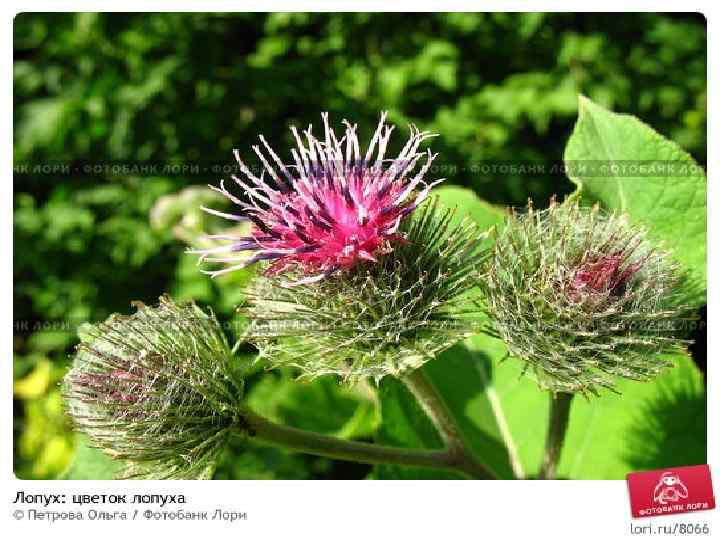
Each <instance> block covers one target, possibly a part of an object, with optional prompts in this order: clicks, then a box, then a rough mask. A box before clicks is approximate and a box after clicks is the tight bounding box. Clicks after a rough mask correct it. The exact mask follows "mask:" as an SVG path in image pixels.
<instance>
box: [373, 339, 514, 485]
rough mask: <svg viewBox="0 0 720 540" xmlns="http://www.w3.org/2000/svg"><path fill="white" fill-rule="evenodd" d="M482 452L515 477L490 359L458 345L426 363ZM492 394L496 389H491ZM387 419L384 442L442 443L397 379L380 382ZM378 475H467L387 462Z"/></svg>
mask: <svg viewBox="0 0 720 540" xmlns="http://www.w3.org/2000/svg"><path fill="white" fill-rule="evenodd" d="M422 369H424V370H425V372H426V374H427V375H428V377H429V378H430V379H431V380H432V382H433V384H434V385H435V387H436V389H437V390H438V392H439V393H440V394H441V395H442V396H443V398H444V400H445V403H446V404H447V405H448V407H449V408H450V410H451V411H452V412H453V413H454V415H455V417H456V418H457V420H458V423H459V425H460V429H461V431H462V432H463V434H464V435H465V438H466V440H467V441H468V442H469V444H470V446H471V448H472V450H473V451H474V453H475V455H476V457H477V458H478V459H479V460H480V462H482V463H483V464H484V465H485V466H486V467H487V468H488V469H490V470H491V471H494V472H495V474H496V475H497V476H498V477H499V478H513V470H512V466H511V465H510V461H509V457H508V453H507V450H506V448H505V445H504V442H503V436H502V433H501V429H500V427H499V426H498V422H497V418H496V411H495V409H494V405H495V404H494V403H493V402H492V400H491V398H489V397H488V396H489V394H488V392H487V390H488V389H489V383H490V381H491V376H490V361H489V358H488V357H486V356H485V355H483V354H473V353H471V351H470V350H469V349H468V348H466V347H465V346H464V345H462V344H460V345H456V346H455V347H452V348H451V349H449V350H448V351H446V352H444V353H443V354H441V355H439V356H438V358H436V359H434V360H432V361H431V362H428V363H427V364H426V365H425V367H423V368H422ZM490 395H491V396H492V394H490ZM380 400H381V404H382V418H383V423H382V427H381V430H380V433H379V435H378V440H379V442H381V443H383V444H392V445H397V446H406V447H414V448H441V447H442V444H441V441H440V438H439V435H438V434H437V432H436V431H435V428H434V427H433V426H432V424H431V423H430V421H429V420H428V419H427V417H426V416H425V414H424V413H423V411H422V410H421V409H420V406H419V405H418V403H417V401H416V400H415V398H414V397H413V395H412V394H410V392H408V390H407V389H406V388H405V387H404V386H403V384H402V383H400V382H399V381H397V380H396V379H391V378H385V379H383V380H382V382H381V383H380ZM374 476H375V477H376V478H461V476H460V475H457V474H453V473H446V472H443V471H424V470H419V469H415V468H408V467H402V468H401V467H395V466H381V467H377V468H376V471H375V475H374Z"/></svg>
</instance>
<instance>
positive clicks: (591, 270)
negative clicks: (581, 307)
mask: <svg viewBox="0 0 720 540" xmlns="http://www.w3.org/2000/svg"><path fill="white" fill-rule="evenodd" d="M630 254H632V251H630V252H623V251H616V252H615V253H613V254H612V255H601V256H595V257H589V258H587V259H586V260H585V261H584V262H583V263H582V264H581V265H580V266H579V268H578V269H577V270H575V275H574V276H573V278H572V282H571V284H570V297H571V299H572V300H573V301H575V302H581V301H583V300H586V299H592V298H599V297H604V296H620V295H621V294H622V293H623V291H624V289H625V285H626V284H627V282H628V280H630V279H631V278H632V276H633V275H634V274H635V273H637V271H638V270H639V269H640V267H641V266H642V263H641V262H634V263H628V262H627V261H626V260H625V259H626V258H627V257H628V256H629V255H630Z"/></svg>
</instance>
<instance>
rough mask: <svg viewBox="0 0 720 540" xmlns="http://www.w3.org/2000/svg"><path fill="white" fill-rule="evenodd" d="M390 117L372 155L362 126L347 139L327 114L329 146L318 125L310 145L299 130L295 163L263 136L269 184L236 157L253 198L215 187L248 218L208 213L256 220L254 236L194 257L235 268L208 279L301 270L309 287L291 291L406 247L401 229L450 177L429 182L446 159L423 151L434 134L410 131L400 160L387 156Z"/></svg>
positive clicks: (242, 183)
mask: <svg viewBox="0 0 720 540" xmlns="http://www.w3.org/2000/svg"><path fill="white" fill-rule="evenodd" d="M386 116H387V113H383V114H382V115H381V117H380V123H379V125H378V127H377V129H376V130H375V134H374V135H373V137H372V139H371V140H370V144H369V146H368V148H367V150H366V151H365V153H364V154H361V151H360V144H359V142H358V137H357V133H356V129H357V125H351V124H349V123H348V122H347V121H344V124H345V134H344V135H343V137H342V138H341V139H339V140H338V138H337V136H336V135H335V132H334V131H333V129H332V128H331V127H330V125H329V122H328V114H327V113H323V115H322V118H323V122H324V124H325V140H324V141H320V140H319V139H317V138H316V137H315V136H314V135H313V134H312V126H310V127H309V128H308V129H307V130H306V131H304V132H303V133H304V135H305V139H303V138H302V137H301V136H300V134H299V133H298V131H297V130H296V129H295V128H294V127H293V128H291V130H292V133H293V135H294V136H295V140H296V143H297V147H296V148H294V149H292V151H291V153H292V156H293V159H294V164H292V165H286V164H284V163H283V162H282V161H281V159H280V157H279V156H278V155H277V154H276V153H275V152H274V151H273V149H272V148H271V147H270V145H269V144H268V143H267V142H266V140H265V138H264V137H262V136H260V141H261V142H262V145H263V148H264V152H263V149H261V147H260V146H259V145H257V146H253V150H254V151H255V153H256V154H257V156H258V158H259V159H260V161H261V163H262V165H263V171H262V173H261V174H260V176H256V175H255V174H254V173H253V172H252V171H251V170H250V169H249V168H248V166H247V165H245V163H244V162H243V161H242V159H241V158H240V154H239V152H238V151H237V150H235V151H234V153H235V159H236V160H237V162H238V164H239V165H240V171H241V172H242V174H243V175H244V177H245V178H244V179H243V178H238V177H237V176H232V179H233V180H234V181H235V183H236V184H237V185H238V186H239V187H240V189H241V190H242V192H243V194H244V195H245V199H242V198H240V197H238V196H236V195H234V194H232V193H230V191H228V189H227V188H226V187H225V184H224V181H221V182H220V187H215V186H210V187H211V188H212V189H214V190H216V191H219V192H220V193H222V194H223V195H224V196H225V197H227V198H228V199H229V200H230V201H232V202H233V203H235V204H236V205H237V206H239V207H240V210H241V213H240V214H239V215H236V214H228V213H224V212H218V211H217V210H213V209H210V208H203V210H205V211H206V212H208V213H210V214H213V215H216V216H220V217H223V218H226V219H229V220H231V221H251V222H252V223H253V227H252V229H251V231H250V232H249V234H247V235H246V236H232V235H214V236H210V237H209V238H211V239H214V240H227V241H228V243H227V244H225V245H222V246H219V247H213V248H210V249H199V250H191V252H192V253H198V254H200V261H205V262H211V263H225V264H227V266H225V267H224V268H221V269H216V270H210V271H205V273H207V274H209V275H211V276H213V277H214V276H218V275H221V274H225V273H227V272H232V271H233V270H237V269H240V268H244V267H246V266H248V265H251V264H254V263H256V262H258V261H263V260H267V261H270V265H269V267H268V269H267V272H268V274H271V275H272V274H278V273H281V272H285V271H289V270H298V271H299V272H300V273H301V276H302V277H301V279H299V280H297V281H295V282H294V283H291V285H298V284H302V283H311V282H314V281H318V280H321V279H323V278H325V277H327V276H329V275H330V274H332V273H333V272H336V271H339V270H344V269H349V268H351V267H353V266H354V265H355V264H356V263H358V262H359V261H362V260H366V261H375V260H376V257H377V256H378V255H380V254H383V253H387V252H389V251H391V250H392V245H393V243H395V242H400V241H402V240H403V239H402V236H401V235H400V234H399V232H398V230H399V227H400V223H401V222H402V221H403V219H405V218H406V217H407V216H409V215H410V214H411V213H412V212H413V210H415V208H416V207H417V206H418V205H419V204H420V203H421V202H422V201H423V200H424V199H425V198H426V197H427V196H428V194H429V192H430V189H431V188H432V187H433V186H434V185H435V184H437V183H439V182H441V181H442V180H443V179H440V180H436V181H434V182H432V183H429V184H428V183H426V182H425V181H424V180H423V177H424V176H425V174H426V173H427V171H428V169H429V168H430V165H431V163H432V161H433V159H434V158H435V157H436V155H437V154H433V153H432V152H431V151H430V150H427V151H425V152H419V151H418V149H419V147H420V144H421V143H422V141H424V140H425V139H427V138H428V137H431V136H432V134H431V133H429V132H424V131H419V130H418V129H417V128H416V127H415V126H412V125H411V126H410V139H409V140H408V141H407V143H406V144H405V146H404V147H403V149H402V150H401V151H400V154H399V155H398V156H397V157H396V158H395V159H388V158H386V157H385V152H386V149H387V144H388V141H389V139H390V134H391V133H392V131H393V129H394V126H388V125H386V124H385V119H386ZM267 156H269V157H267ZM423 158H424V160H423ZM271 161H272V163H273V164H272V165H271ZM420 162H422V165H421V166H419V163H420ZM267 177H269V178H267ZM247 252H251V253H252V255H248V253H247Z"/></svg>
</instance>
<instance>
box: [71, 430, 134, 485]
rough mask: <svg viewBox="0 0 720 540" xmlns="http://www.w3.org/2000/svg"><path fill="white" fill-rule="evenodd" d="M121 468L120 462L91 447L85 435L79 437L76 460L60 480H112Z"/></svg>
mask: <svg viewBox="0 0 720 540" xmlns="http://www.w3.org/2000/svg"><path fill="white" fill-rule="evenodd" d="M121 468H122V464H121V463H120V462H118V461H115V460H113V459H112V458H110V457H109V456H108V455H106V454H104V453H103V452H101V451H100V450H98V449H97V448H93V447H91V446H90V445H89V444H88V440H87V437H85V436H84V435H78V441H77V451H76V452H75V458H74V459H73V461H72V463H71V464H70V466H69V467H68V468H67V470H66V471H65V472H64V473H63V474H62V475H61V476H60V478H61V479H62V480H112V479H113V478H115V475H116V474H117V473H118V472H119V471H120V469H121Z"/></svg>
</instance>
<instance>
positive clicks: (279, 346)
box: [246, 201, 487, 382]
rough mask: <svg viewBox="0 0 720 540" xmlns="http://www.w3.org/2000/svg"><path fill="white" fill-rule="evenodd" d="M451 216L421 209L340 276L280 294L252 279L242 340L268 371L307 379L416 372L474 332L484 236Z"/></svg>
mask: <svg viewBox="0 0 720 540" xmlns="http://www.w3.org/2000/svg"><path fill="white" fill-rule="evenodd" d="M453 215H454V212H453V211H452V210H447V209H443V208H442V207H440V206H439V205H438V204H436V202H434V201H433V203H430V204H427V205H424V206H423V208H422V209H420V210H419V211H418V212H417V214H416V215H414V216H413V217H412V218H411V219H410V220H408V221H407V222H405V223H404V224H403V225H402V227H401V228H400V232H401V233H402V234H403V235H404V238H405V240H404V241H402V242H399V243H398V244H397V245H396V247H395V248H394V249H393V250H392V252H390V253H386V254H384V255H382V256H380V257H378V260H377V261H376V262H369V261H364V262H361V263H359V264H358V265H356V266H355V267H354V268H353V269H352V270H351V271H348V272H345V273H343V275H342V276H339V277H337V278H336V279H326V280H320V281H318V282H314V283H305V284H301V285H298V286H295V287H285V286H284V285H283V282H282V280H281V278H279V277H277V276H264V277H260V278H257V279H256V280H255V282H254V284H253V286H252V288H251V289H250V290H249V291H248V292H247V298H248V302H249V306H248V308H247V310H248V311H249V315H250V323H249V326H248V329H247V333H246V337H247V339H248V340H249V341H250V342H251V343H253V344H254V345H255V346H257V347H258V349H259V351H260V358H265V359H266V360H267V361H268V362H269V364H270V365H271V366H283V365H291V366H294V367H297V368H299V369H300V371H301V373H302V375H303V376H304V377H316V376H320V375H325V374H335V375H339V376H340V377H342V378H343V379H345V380H348V381H351V382H352V381H355V380H357V379H360V378H364V377H370V378H373V379H375V380H377V379H380V378H381V377H383V376H385V375H394V376H401V375H402V374H404V373H405V372H407V371H409V370H413V369H417V368H418V367H420V366H421V365H423V364H424V363H425V362H427V361H428V360H430V359H431V358H433V356H434V355H436V354H437V353H438V352H440V351H442V350H444V349H446V348H448V347H450V346H451V345H453V344H454V343H456V342H457V341H459V340H461V339H463V338H465V337H467V336H469V335H471V334H473V333H475V332H476V331H477V328H478V325H477V321H478V320H479V317H477V316H476V315H478V309H477V306H476V304H475V303H474V301H475V298H474V294H473V291H475V290H476V288H475V282H476V273H477V271H478V269H479V267H480V264H481V261H482V260H483V258H484V257H485V253H486V250H485V249H484V248H483V247H482V242H483V240H484V239H485V238H486V236H487V235H486V233H484V232H482V231H480V230H478V228H477V227H476V226H475V225H474V224H472V223H471V222H469V221H467V220H463V221H460V222H459V223H454V224H453V221H454V220H453Z"/></svg>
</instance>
